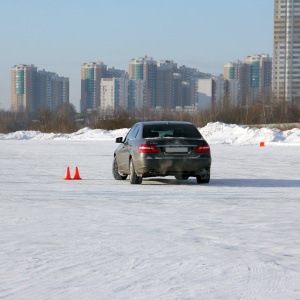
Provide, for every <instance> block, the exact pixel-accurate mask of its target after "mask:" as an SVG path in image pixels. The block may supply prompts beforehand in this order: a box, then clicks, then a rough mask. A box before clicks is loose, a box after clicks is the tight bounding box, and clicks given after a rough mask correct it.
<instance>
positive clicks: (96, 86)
mask: <svg viewBox="0 0 300 300" xmlns="http://www.w3.org/2000/svg"><path fill="white" fill-rule="evenodd" d="M102 78H107V66H106V65H105V64H104V63H103V62H90V63H84V64H83V65H82V66H81V100H80V109H81V112H85V111H86V110H87V109H96V110H99V109H100V100H101V89H100V84H101V79H102Z"/></svg>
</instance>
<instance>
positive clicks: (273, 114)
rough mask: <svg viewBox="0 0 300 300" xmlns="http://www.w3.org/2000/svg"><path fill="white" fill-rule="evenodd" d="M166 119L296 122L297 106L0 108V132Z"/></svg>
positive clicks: (299, 110)
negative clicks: (82, 109)
mask: <svg viewBox="0 0 300 300" xmlns="http://www.w3.org/2000/svg"><path fill="white" fill-rule="evenodd" d="M147 120H148V121H150V120H154V121H155V120H157V121H159V120H169V121H175V120H179V121H188V122H192V123H194V124H195V125H196V126H197V127H204V126H205V125H206V124H207V123H209V122H217V121H219V122H224V123H227V124H237V125H249V126H251V125H257V124H281V123H299V122H300V108H299V106H291V105H290V104H287V103H284V102H283V101H273V102H271V103H270V104H269V105H265V104H264V103H262V102H256V103H255V104H253V105H250V106H233V105H224V104H221V103H220V104H217V105H215V106H214V107H213V108H210V109H206V110H202V111H196V112H187V111H175V110H171V109H164V110H153V109H151V108H147V107H145V108H143V109H142V110H140V111H138V110H136V111H133V112H129V111H126V110H124V109H122V108H117V109H115V110H114V111H106V112H103V111H102V112H101V113H99V112H98V111H96V110H92V111H87V112H86V113H84V114H78V113H77V112H76V110H75V107H74V106H73V105H72V104H70V103H65V104H62V105H60V106H58V107H57V108H56V109H55V110H49V109H46V108H43V109H40V110H38V111H37V112H36V113H30V112H17V113H14V112H11V111H6V110H0V132H1V133H10V132H15V131H19V130H36V131H41V132H44V133H51V132H53V133H72V132H76V131H78V130H79V129H81V128H83V127H89V128H91V129H105V130H114V129H119V128H130V127H131V126H132V125H133V124H134V123H136V122H138V121H147Z"/></svg>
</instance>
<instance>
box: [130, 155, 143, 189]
mask: <svg viewBox="0 0 300 300" xmlns="http://www.w3.org/2000/svg"><path fill="white" fill-rule="evenodd" d="M129 165H130V183H131V184H141V183H142V181H143V177H141V176H138V175H137V174H136V172H135V168H134V165H133V161H132V159H131V160H130V164H129Z"/></svg>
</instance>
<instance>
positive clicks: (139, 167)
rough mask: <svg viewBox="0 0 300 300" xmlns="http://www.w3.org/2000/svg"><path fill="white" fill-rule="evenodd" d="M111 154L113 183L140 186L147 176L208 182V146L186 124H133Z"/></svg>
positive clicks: (175, 122)
mask: <svg viewBox="0 0 300 300" xmlns="http://www.w3.org/2000/svg"><path fill="white" fill-rule="evenodd" d="M116 143H120V145H119V147H118V148H117V149H116V150H115V152H114V160H113V167H112V173H113V176H114V178H115V179H116V180H125V179H126V178H127V177H128V175H129V177H130V183H132V184H140V183H142V180H143V178H146V177H158V176H159V177H161V176H175V178H176V179H178V180H186V179H188V178H189V177H196V179H197V182H198V183H209V180H210V166H211V154H210V147H209V145H208V143H207V142H206V141H205V139H204V138H203V137H202V135H201V134H200V132H199V130H198V129H197V128H196V127H195V126H194V125H193V124H192V123H189V122H177V121H170V122H169V121H153V122H139V123H136V124H135V125H134V126H132V128H131V129H130V130H129V131H128V133H127V135H126V137H125V138H124V139H123V138H122V137H118V138H116Z"/></svg>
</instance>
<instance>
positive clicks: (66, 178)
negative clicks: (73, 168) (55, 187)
mask: <svg viewBox="0 0 300 300" xmlns="http://www.w3.org/2000/svg"><path fill="white" fill-rule="evenodd" d="M71 179H72V178H71V174H70V168H69V167H68V168H67V174H66V177H65V180H71Z"/></svg>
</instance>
